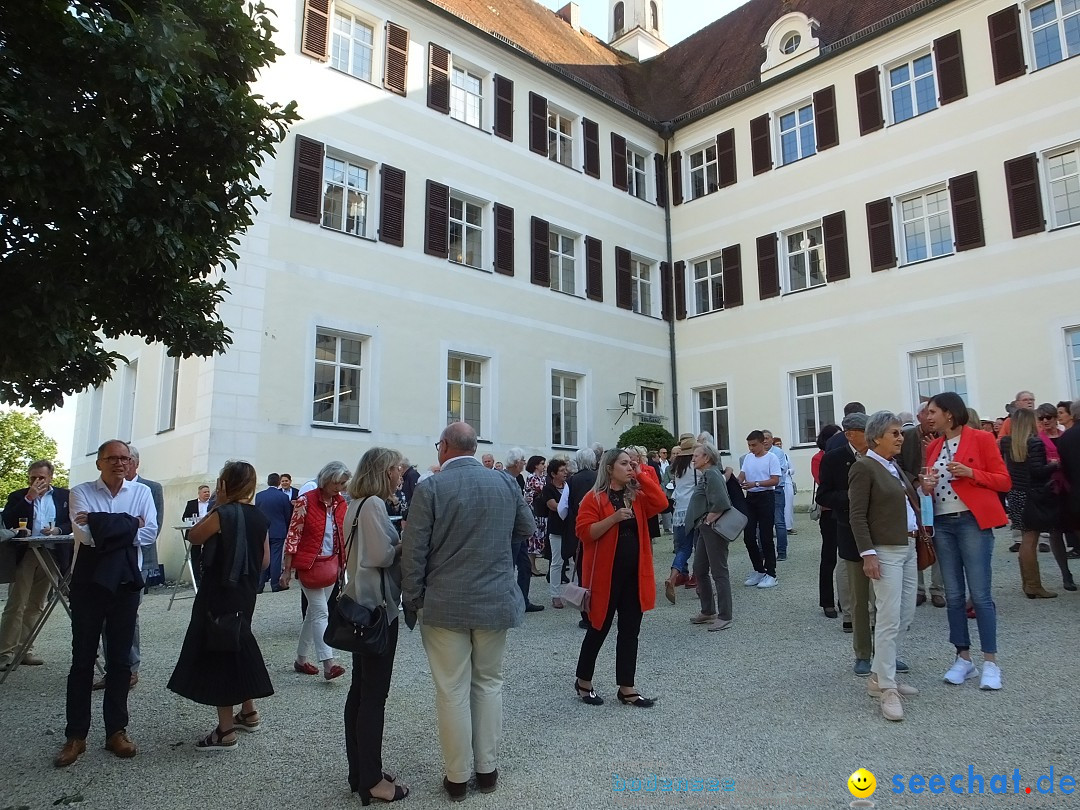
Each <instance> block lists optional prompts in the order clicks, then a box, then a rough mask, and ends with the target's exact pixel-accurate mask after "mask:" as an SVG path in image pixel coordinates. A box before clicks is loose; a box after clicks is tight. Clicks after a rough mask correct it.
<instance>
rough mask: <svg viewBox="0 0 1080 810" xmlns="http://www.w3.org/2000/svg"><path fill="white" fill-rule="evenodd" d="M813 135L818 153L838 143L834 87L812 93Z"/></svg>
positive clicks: (830, 86)
mask: <svg viewBox="0 0 1080 810" xmlns="http://www.w3.org/2000/svg"><path fill="white" fill-rule="evenodd" d="M814 135H815V137H816V138H817V148H818V151H819V152H820V151H822V150H823V149H832V148H833V147H834V146H836V145H837V144H839V143H840V129H839V126H838V125H837V123H836V86H835V85H831V84H830V85H829V86H828V87H825V88H823V89H821V90H818V91H817V92H816V93H814Z"/></svg>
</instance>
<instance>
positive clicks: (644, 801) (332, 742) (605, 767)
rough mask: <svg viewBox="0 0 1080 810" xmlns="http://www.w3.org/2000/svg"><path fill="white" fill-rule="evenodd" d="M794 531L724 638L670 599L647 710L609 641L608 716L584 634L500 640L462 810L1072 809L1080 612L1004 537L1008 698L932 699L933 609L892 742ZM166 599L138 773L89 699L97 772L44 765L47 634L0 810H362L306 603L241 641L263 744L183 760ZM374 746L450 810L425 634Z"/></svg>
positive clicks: (62, 663)
mask: <svg viewBox="0 0 1080 810" xmlns="http://www.w3.org/2000/svg"><path fill="white" fill-rule="evenodd" d="M797 527H798V530H799V534H798V535H797V536H795V537H792V538H791V547H790V552H789V559H788V561H787V562H786V563H781V564H780V586H779V587H778V588H775V589H773V590H771V591H763V590H758V589H756V588H744V587H743V586H742V580H743V579H744V578H745V576H746V572H747V570H748V565H747V563H746V555H745V551H744V550H743V547H742V545H741V544H737V545H735V546H734V547H733V548H732V554H731V558H732V580H733V583H734V591H735V623H734V626H733V627H731V628H730V629H728V630H726V631H724V632H721V633H708V632H706V631H705V629H704V628H702V627H694V626H691V624H690V622H689V619H690V616H691V615H693V613H694V612H695V611H696V604H697V602H696V599H695V598H694V595H693V592H691V591H687V590H683V589H680V591H679V602H678V604H677V605H676V606H674V607H673V606H671V605H670V604H668V603H667V601H666V600H664V598H663V594H662V592H661V594H660V596H659V598H658V605H657V609H656V610H654V611H652V612H651V613H649V614H647V615H646V617H645V621H644V623H643V626H642V633H641V653H640V663H639V667H638V679H637V680H638V685H639V686H640V688H641V689H642V690H643V692H645V694H647V695H649V696H657V697H658V698H659V702H658V703H657V705H656V706H655V707H654V708H653V709H650V710H641V709H635V708H632V707H628V706H622V705H619V704H618V702H617V701H616V700H615V699H614V692H615V685H614V631H613V632H612V637H610V638H609V639H608V642H607V644H606V645H605V648H604V650H603V652H602V653H601V657H600V661H599V665H598V669H597V674H596V688H597V691H598V692H600V693H601V694H602V695H603V696H604V697H606V698H608V701H607V703H605V705H604V706H601V707H591V706H586V705H584V704H582V703H581V702H579V701H578V700H577V699H576V698H575V697H574V693H573V690H572V688H571V685H572V682H573V672H574V665H575V662H576V659H577V653H578V647H579V645H580V641H581V636H582V631H581V630H579V629H578V628H577V618H578V617H577V615H576V614H575V613H573V612H571V611H570V610H553V609H552V608H551V607H550V600H547V599H544V600H543V603H545V604H548V605H549V607H548V608H547V610H545V611H544V612H543V613H538V614H530V615H529V616H528V617H527V619H526V622H525V625H524V627H522V628H521V629H519V630H516V631H513V632H511V634H510V636H509V642H508V646H507V657H506V668H505V669H506V673H505V674H506V687H505V693H504V701H505V724H504V737H503V745H502V753H501V762H500V767H499V771H500V775H501V778H500V780H499V788H498V790H497V791H496V792H495V793H493V794H490V795H482V794H480V793H477V792H475V791H471V792H470V794H469V797H468V799H467V805H468V806H472V807H476V808H502V807H521V808H572V809H574V810H577V808H624V807H625V808H642V809H644V808H716V807H725V808H726V807H739V808H743V807H745V808H841V807H847V806H849V805H850V804H851V802H852V796H851V795H850V794H849V792H848V790H847V786H846V782H847V778H848V776H849V775H850V774H851V773H852V772H853V771H854V770H856V769H857V768H860V767H865V768H867V769H868V770H870V771H871V772H872V773H874V774H875V776H876V778H877V783H878V789H877V792H876V793H875V794H874V795H873V797H872V799H871V801H872V802H873V803H874V804H875V805H876V806H877V807H880V808H905V807H925V808H929V807H934V808H942V807H944V808H952V807H956V808H970V807H1076V806H1080V794H1078V793H1072V794H1068V795H1067V794H1066V793H1064V792H1063V791H1062V787H1064V788H1065V790H1069V788H1070V785H1069V783H1068V780H1067V779H1066V780H1065V784H1064V785H1063V784H1062V777H1063V776H1064V775H1071V776H1072V777H1075V778H1077V779H1080V756H1077V738H1078V731H1080V723H1078V720H1077V701H1076V686H1075V681H1076V668H1077V646H1078V641H1080V628H1078V624H1077V619H1078V617H1080V596H1078V594H1077V593H1066V592H1064V591H1060V597H1059V598H1058V599H1054V600H1038V601H1029V600H1027V599H1025V598H1024V597H1023V594H1022V593H1021V591H1020V582H1019V573H1018V570H1017V563H1016V556H1015V555H1013V554H1010V553H1008V551H1007V546H1008V543H1009V539H1008V535H1007V532H999V533H998V538H997V543H996V547H995V554H996V557H995V562H994V593H995V598H996V599H997V602H998V608H999V612H1000V616H999V624H1000V627H999V633H1000V639H999V648H1000V652H1001V655H1000V660H1001V666H1002V669H1003V672H1004V679H1005V688H1004V690H1002V691H1001V692H998V693H991V692H980V691H979V689H978V688H977V684H978V681H969V682H968V683H967V684H966V685H964V686H962V687H952V686H947V685H945V684H944V683H942V680H941V675H942V673H943V672H944V671H945V670H946V669H947V668H948V666H949V664H950V663H951V661H952V657H953V656H952V649H951V647H950V646H949V645H948V643H947V638H948V636H947V632H948V631H947V625H946V619H945V611H944V610H941V609H936V608H933V607H931V606H930V604H929V603H928V604H926V605H923V606H922V607H920V608H918V610H917V612H916V618H915V623H914V625H913V626H912V628H911V632H910V634H909V635H908V638H907V640H906V644H905V647H904V652H903V657H904V658H905V659H906V660H907V661H908V662H909V663H910V664H911V667H912V674H911V675H910V676H909V677H908V679H907V680H908V682H910V683H912V684H914V685H915V686H917V687H918V688H919V689H920V690H921V691H922V694H921V695H920V696H919V697H916V698H913V699H910V700H908V701H907V702H906V704H905V708H906V711H907V719H906V720H905V721H904V722H903V723H889V722H887V721H885V720H883V719H882V718H881V716H880V714H879V712H878V710H877V704H876V702H875V701H873V700H871V699H870V698H868V697H867V695H866V682H865V680H862V679H859V678H856V677H854V675H852V672H851V664H852V652H851V644H850V639H851V637H850V636H848V635H844V634H843V633H842V632H841V629H840V620H839V619H837V620H831V619H827V618H825V617H824V616H823V615H822V612H821V610H820V609H819V608H818V607H817V564H818V562H817V560H818V548H819V544H820V540H819V535H818V532H817V525H816V524H815V523H813V522H811V521H810V520H809V519H808V517H807V516H805V515H799V516H798V520H797ZM670 552H671V539H670V537H667V536H665V537H662V538H660V539H659V540H657V541H656V544H655V556H656V562H657V566H656V571H657V581H658V582H659V581H660V580H662V579H663V578H664V577H666V575H667V572H668V564H669V562H670V560H671V553H670ZM1039 558H1040V563H1041V564H1042V570H1043V582H1044V584H1045V585H1046V586H1047V587H1050V588H1052V589H1055V590H1059V587H1060V580H1059V578H1058V576H1057V573H1056V568H1055V566H1054V564H1053V561H1052V559H1051V558H1050V555H1048V554H1040V555H1039ZM1074 567H1075V568H1078V569H1080V562H1077V563H1074ZM532 589H533V590H532V594H533V598H534V601H541V599H542V597H544V596H546V589H545V588H544V583H543V582H542V581H541V580H539V579H534V580H533V583H532ZM169 595H170V590H169V589H167V588H159V589H155V590H154V591H153V592H151V594H150V595H149V596H148V597H147V598H146V599H145V601H144V603H143V606H142V609H141V614H140V615H141V626H142V638H143V664H142V673H141V680H140V682H139V684H138V686H137V687H136V688H135V689H134V691H133V692H132V694H131V699H130V708H131V725H130V727H129V731H130V734H131V736H132V738H133V739H134V741H135V742H136V744H137V745H138V747H139V754H138V756H137V757H136V758H135V759H133V760H119V759H116V758H115V757H113V756H112V755H111V754H109V753H107V752H106V751H104V750H103V748H102V745H103V742H104V740H103V737H104V732H103V729H102V726H101V714H100V709H101V699H100V697H98V698H96V699H95V703H94V707H95V708H94V712H95V716H94V726H93V729H92V731H91V737H90V740H89V741H88V743H89V746H88V751H87V753H86V754H85V755H84V756H83V757H82V758H81V759H80V760H79V761H78V762H77V763H76V764H75V765H74V766H72V767H70V768H66V769H63V770H56V769H55V768H53V766H52V764H51V760H52V757H53V755H54V754H55V753H56V751H57V750H58V749H59V747H60V745H62V743H63V741H64V740H63V729H64V689H65V677H66V674H67V667H68V663H69V660H70V647H69V644H70V631H69V626H68V623H67V619H66V616H64V615H63V614H62V613H60V614H58V615H56V616H54V617H53V619H52V620H51V621H50V623H49V625H48V626H47V627H46V629H45V631H44V632H43V634H42V636H41V638H40V639H39V643H38V645H37V652H38V654H39V655H40V656H41V657H43V658H44V659H45V660H46V665H45V666H42V667H23V668H21V669H19V670H18V671H17V672H15V673H13V674H12V675H11V677H10V678H9V679H8V680H7V682H6V683H5V684H3V686H0V704H2V707H3V708H2V713H0V762H2V763H3V766H2V770H0V774H2V776H0V810H2V809H6V808H18V807H26V808H35V809H36V808H45V807H51V806H54V805H58V806H63V805H66V804H75V803H78V804H79V806H81V807H88V808H118V807H119V808H144V807H145V808H150V807H152V808H155V810H171V809H172V808H221V807H226V806H241V807H271V808H292V807H316V808H318V807H341V806H348V805H352V804H357V805H358V804H359V800H358V799H356V798H355V797H354V796H352V795H351V794H350V793H349V790H348V785H347V782H346V766H345V756H344V743H343V736H342V714H343V710H344V703H345V696H346V693H347V691H348V681H349V677H350V676H349V675H346V676H345V677H344V678H341V679H339V680H338V681H335V682H331V683H326V682H324V681H323V680H322V679H321V678H318V679H316V678H312V677H307V676H303V675H298V674H295V673H294V672H293V671H292V666H291V664H292V661H293V658H294V655H295V647H296V638H297V633H298V630H299V624H300V609H299V599H300V596H299V589H296V588H294V589H292V590H290V591H288V592H282V593H277V594H270V593H269V592H267V594H265V595H263V596H261V597H260V600H259V603H258V607H257V609H256V614H255V627H254V629H255V634H256V637H257V638H258V639H259V642H260V644H261V646H262V650H263V653H264V655H265V657H266V660H267V662H268V666H269V669H270V672H271V676H272V678H273V680H274V685H275V689H276V690H277V694H275V695H274V696H273V697H272V698H270V699H268V700H266V701H263V702H262V703H261V709H262V712H263V718H264V719H263V730H262V733H259V734H255V735H248V736H244V737H242V738H241V740H240V743H241V745H240V748H239V750H237V751H235V752H232V753H222V754H218V755H213V756H207V755H205V754H200V753H199V752H197V751H196V750H195V749H194V747H193V742H194V740H195V739H196V738H197V737H199V736H201V735H203V734H205V733H207V732H208V731H209V730H210V729H211V728H213V725H214V720H213V711H212V710H211V709H208V708H206V707H201V706H197V705H194V704H191V703H188V702H187V701H185V700H182V699H180V698H178V697H177V696H175V695H173V694H172V693H171V692H169V691H168V690H167V689H166V688H165V684H166V682H167V681H168V678H169V675H170V673H171V671H172V667H173V665H174V664H175V661H176V657H177V655H178V652H179V647H180V641H181V639H182V638H183V634H184V631H185V629H186V627H187V621H188V615H189V613H190V606H191V602H190V601H178V602H177V603H176V604H175V606H174V608H173V610H172V611H167V610H166V607H167V605H168V602H169ZM972 630H973V633H974V622H972ZM976 658H978V656H976ZM344 663H346V665H347V666H348V665H349V664H350V663H351V662H349V661H345V662H344ZM384 750H385V755H384V756H385V763H386V766H387V767H388V768H389V769H391V770H392V771H394V772H395V773H397V774H398V775H399V776H400V778H401V779H402V780H403V781H405V782H406V783H407V784H409V785H411V786H412V791H413V792H412V795H411V796H410V797H409V798H408V799H407V800H406V801H405V802H404V803H403V805H402V806H403V807H404V808H406V810H408V808H426V807H448V806H449V802H448V800H447V799H446V798H445V796H444V794H443V793H442V791H441V788H440V783H441V778H442V768H441V758H440V753H439V746H438V740H437V736H436V730H435V718H434V697H433V690H432V685H431V679H430V675H429V674H428V669H427V661H426V658H425V656H424V652H423V648H422V646H421V643H420V634H419V632H414V633H409V632H407V631H406V632H403V633H402V637H401V641H400V644H399V648H398V655H397V661H396V667H395V673H394V681H393V686H392V691H391V695H390V700H389V702H388V705H387V726H386V741H385V749H384ZM969 768H970V769H971V771H969ZM1016 769H1019V776H1016V774H1015V773H1014V772H1015V770H1016ZM1051 769H1052V773H1053V789H1054V792H1053V793H1052V794H1045V795H1043V794H1041V793H1040V792H1039V788H1040V787H1041V788H1042V789H1044V790H1045V789H1046V788H1047V787H1048V785H1049V782H1048V781H1047V780H1043V781H1042V782H1041V783H1039V782H1037V781H1036V780H1037V779H1038V777H1039V776H1042V775H1044V774H1045V775H1047V776H1049V775H1050V774H1051ZM972 773H974V774H981V775H982V776H983V778H984V789H985V791H986V793H984V794H983V795H976V796H965V795H956V794H954V793H952V792H950V790H949V788H948V783H947V781H946V783H945V784H946V787H945V792H944V793H941V794H933V793H930V792H929V791H926V792H923V793H921V794H913V793H911V792H909V791H908V790H905V791H904V792H903V793H902V794H897V793H894V792H893V791H892V788H893V782H892V779H893V776H894V775H900V776H902V777H903V778H904V780H905V784H906V782H907V780H908V779H909V778H910V777H911V776H912V775H914V774H922V775H924V776H925V777H929V776H931V775H934V774H940V775H942V776H944V778H945V780H949V779H950V778H951V777H952V776H953V775H954V774H960V775H962V777H963V778H962V780H959V781H957V782H956V783H955V784H956V785H957V786H958V787H960V788H961V789H963V790H965V791H966V790H967V787H968V782H969V778H970V776H971V774H972ZM994 774H1002V775H1004V776H1006V777H1007V781H1006V783H1005V786H1006V788H1007V789H1008V791H1009V794H1008V795H992V794H991V793H990V791H991V788H992V787H993V786H994V785H997V784H999V783H996V782H994V783H992V781H991V777H992V776H993V775H994ZM652 776H656V777H658V778H660V779H667V780H681V779H685V780H688V781H687V782H686V783H685V787H686V790H681V791H673V792H664V791H661V790H659V789H656V790H649V788H651V787H655V788H660V787H661V786H664V787H667V786H669V785H672V783H667V784H663V783H659V782H656V781H651V780H650V777H652ZM1014 777H1015V778H1016V779H1018V782H1016V785H1017V786H1018V787H1019V791H1020V794H1019V795H1016V794H1015V793H1013V790H1014ZM632 780H643V782H641V783H640V784H639V783H635V782H634V781H632ZM692 780H700V782H695V781H692ZM639 786H640V787H641V790H639V791H634V790H632V788H634V787H639ZM672 786H676V787H679V786H681V783H679V782H675V783H674V784H673V785H672ZM620 787H623V788H625V789H623V790H619V789H618V788H620ZM691 787H701V788H706V787H719V788H721V789H720V790H718V791H717V790H700V791H699V792H694V791H691V790H690V788H691ZM725 787H726V788H730V789H729V790H724V789H723V788H725ZM1028 787H1030V788H1032V793H1031V794H1030V795H1029V794H1027V793H1025V788H1028ZM80 799H81V801H80Z"/></svg>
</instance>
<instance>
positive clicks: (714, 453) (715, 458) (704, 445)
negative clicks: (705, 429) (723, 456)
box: [694, 442, 720, 467]
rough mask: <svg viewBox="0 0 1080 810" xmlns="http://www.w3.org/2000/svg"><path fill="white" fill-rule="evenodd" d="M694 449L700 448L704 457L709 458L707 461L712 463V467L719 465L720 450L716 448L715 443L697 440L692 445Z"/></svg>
mask: <svg viewBox="0 0 1080 810" xmlns="http://www.w3.org/2000/svg"><path fill="white" fill-rule="evenodd" d="M694 449H695V450H701V452H702V453H703V454H704V455H705V458H707V459H708V460H709V463H710V464H712V465H713V466H714V467H719V466H720V451H719V450H717V449H716V445H715V444H710V443H709V442H699V443H698V444H696V445H694Z"/></svg>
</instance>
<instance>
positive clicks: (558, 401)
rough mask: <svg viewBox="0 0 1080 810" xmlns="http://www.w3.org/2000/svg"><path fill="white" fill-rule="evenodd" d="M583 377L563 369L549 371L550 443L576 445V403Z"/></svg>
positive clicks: (560, 445) (565, 445)
mask: <svg viewBox="0 0 1080 810" xmlns="http://www.w3.org/2000/svg"><path fill="white" fill-rule="evenodd" d="M583 384H584V378H582V377H581V376H580V375H577V374H567V373H566V372H563V371H553V372H551V443H552V445H554V446H556V447H577V446H578V405H579V404H580V402H581V388H582V385H583Z"/></svg>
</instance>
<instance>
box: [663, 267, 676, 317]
mask: <svg viewBox="0 0 1080 810" xmlns="http://www.w3.org/2000/svg"><path fill="white" fill-rule="evenodd" d="M674 281H675V279H674V278H672V275H671V265H670V264H669V263H668V262H660V317H661V319H663V320H665V321H667V322H668V323H671V321H672V320H673V319H674V317H675V313H674V311H673V310H674V306H673V304H674V298H675V290H673V289H672V284H673V283H674Z"/></svg>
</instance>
